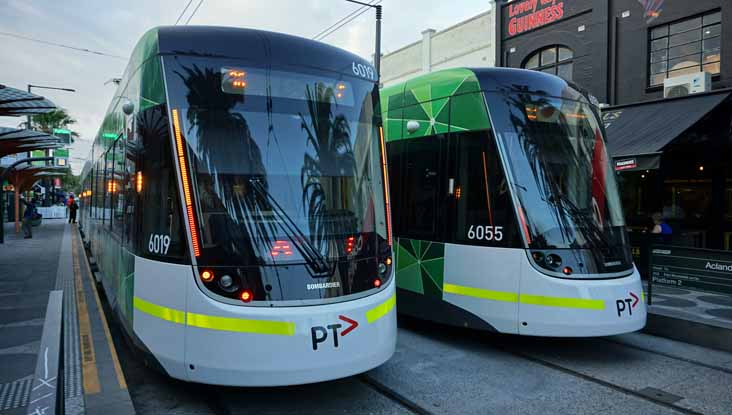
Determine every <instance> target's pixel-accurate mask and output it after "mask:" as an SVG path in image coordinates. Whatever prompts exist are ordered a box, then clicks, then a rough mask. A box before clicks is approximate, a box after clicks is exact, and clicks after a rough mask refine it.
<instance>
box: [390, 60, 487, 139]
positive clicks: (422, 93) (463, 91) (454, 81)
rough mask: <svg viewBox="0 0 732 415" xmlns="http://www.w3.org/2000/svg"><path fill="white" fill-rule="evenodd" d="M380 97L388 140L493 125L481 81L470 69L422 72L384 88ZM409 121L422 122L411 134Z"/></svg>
mask: <svg viewBox="0 0 732 415" xmlns="http://www.w3.org/2000/svg"><path fill="white" fill-rule="evenodd" d="M381 98H382V99H381V104H382V111H383V113H382V116H383V120H384V130H385V131H384V133H385V138H386V141H395V140H401V139H405V138H419V137H425V136H430V135H435V134H442V133H447V132H449V131H466V130H481V129H486V128H489V127H490V121H489V120H488V114H487V112H486V108H485V102H484V99H483V94H482V93H481V92H480V83H479V82H478V79H477V78H476V76H475V74H474V73H473V72H472V71H470V70H468V69H464V68H455V69H447V70H443V71H438V72H432V73H429V74H426V75H422V76H419V77H416V78H414V79H412V80H409V81H407V82H406V83H404V84H399V85H395V86H392V87H389V88H385V89H383V90H382V91H381ZM456 104H457V105H459V106H458V107H456V106H455V105H456ZM451 108H453V109H455V108H459V111H452V110H451ZM409 121H417V122H418V123H419V128H418V129H417V130H416V131H414V132H412V133H410V132H408V131H407V123H408V122H409Z"/></svg>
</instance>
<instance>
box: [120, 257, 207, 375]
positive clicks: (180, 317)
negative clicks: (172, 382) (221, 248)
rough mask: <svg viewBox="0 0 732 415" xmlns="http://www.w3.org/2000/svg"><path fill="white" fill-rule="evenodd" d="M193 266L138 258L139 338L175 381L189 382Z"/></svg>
mask: <svg viewBox="0 0 732 415" xmlns="http://www.w3.org/2000/svg"><path fill="white" fill-rule="evenodd" d="M192 280H193V272H192V271H191V267H190V265H177V264H168V263H163V262H157V261H151V260H148V259H145V258H140V257H136V258H135V290H134V292H135V295H134V298H133V309H134V319H133V322H134V323H133V327H134V332H135V335H136V336H137V337H138V338H139V339H140V340H141V341H142V342H143V343H144V345H145V347H147V349H148V350H149V351H150V352H151V353H152V354H153V356H154V357H155V358H156V359H157V360H158V362H159V363H160V364H161V365H162V367H163V368H164V369H165V371H166V372H167V373H168V375H170V376H171V377H174V378H178V379H183V380H187V375H186V371H185V365H184V361H185V354H184V351H185V349H184V345H185V309H186V289H187V288H188V285H187V283H188V282H189V281H192Z"/></svg>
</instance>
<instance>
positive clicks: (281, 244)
mask: <svg viewBox="0 0 732 415" xmlns="http://www.w3.org/2000/svg"><path fill="white" fill-rule="evenodd" d="M270 254H272V256H280V255H284V256H291V255H292V247H290V243H289V242H287V241H275V243H274V245H272V251H271V252H270Z"/></svg>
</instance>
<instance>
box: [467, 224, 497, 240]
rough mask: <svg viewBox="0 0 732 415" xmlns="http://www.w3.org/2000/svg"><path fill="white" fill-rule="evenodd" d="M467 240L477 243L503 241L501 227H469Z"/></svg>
mask: <svg viewBox="0 0 732 415" xmlns="http://www.w3.org/2000/svg"><path fill="white" fill-rule="evenodd" d="M468 239H472V240H479V241H501V240H503V226H482V225H470V228H469V229H468Z"/></svg>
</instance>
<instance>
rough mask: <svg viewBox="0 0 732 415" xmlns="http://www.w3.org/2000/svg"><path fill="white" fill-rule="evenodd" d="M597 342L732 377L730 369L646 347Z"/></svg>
mask: <svg viewBox="0 0 732 415" xmlns="http://www.w3.org/2000/svg"><path fill="white" fill-rule="evenodd" d="M599 340H602V341H605V342H607V343H612V344H616V345H618V346H621V347H627V348H629V349H634V350H638V351H641V352H646V353H651V354H654V355H658V356H663V357H667V358H669V359H674V360H677V361H679V362H684V363H689V364H692V365H696V366H701V367H704V368H707V369H711V370H718V371H720V372H724V373H728V374H731V375H732V369H730V368H726V367H721V366H715V365H711V364H709V363H704V362H701V361H699V360H696V359H688V358H685V357H680V356H677V355H674V354H671V353H666V352H662V351H658V350H652V349H649V348H646V347H642V346H637V345H634V344H628V343H624V342H621V341H617V340H613V339H608V338H599Z"/></svg>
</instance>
